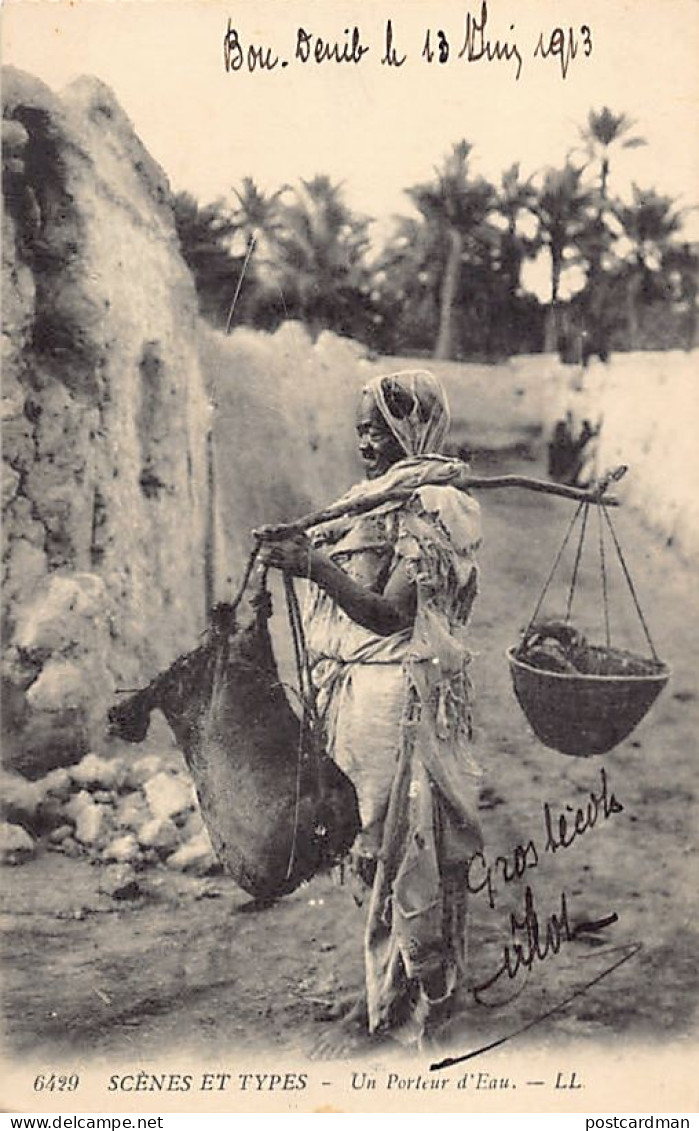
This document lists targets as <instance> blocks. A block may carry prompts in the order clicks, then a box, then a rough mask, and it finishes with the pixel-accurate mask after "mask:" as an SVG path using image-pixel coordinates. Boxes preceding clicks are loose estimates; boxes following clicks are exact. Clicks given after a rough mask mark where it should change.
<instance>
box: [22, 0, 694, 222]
mask: <svg viewBox="0 0 699 1131" xmlns="http://www.w3.org/2000/svg"><path fill="white" fill-rule="evenodd" d="M480 5H481V0H476V2H471V3H469V2H468V0H466V2H465V3H464V2H461V0H434V2H432V0H431V2H430V4H425V3H420V2H418V0H415V2H413V0H400V3H395V2H394V3H390V2H389V0H323V3H322V4H321V3H320V2H319V0H306V2H305V3H300V2H299V0H254V2H253V0H235V3H231V4H220V3H219V2H218V0H207V2H206V3H197V2H196V0H189V2H187V3H180V2H179V0H170V2H165V0H151V2H140V0H132V2H130V3H126V2H115V3H114V2H110V0H90V2H89V3H88V2H87V0H75V2H71V3H63V2H58V3H54V2H52V0H15V2H14V3H12V4H9V5H7V6H6V9H5V13H4V28H3V40H4V43H3V59H4V61H5V62H7V63H12V64H14V65H16V66H19V67H21V68H23V69H25V70H28V71H30V72H32V73H33V74H35V75H37V76H38V77H40V78H43V79H44V81H46V82H47V83H48V84H49V86H51V87H52V88H54V89H60V88H61V87H62V86H63V85H64V84H65V83H67V82H69V81H70V80H71V79H72V78H74V77H76V76H77V75H80V74H85V73H91V74H94V75H96V76H97V77H98V78H100V79H102V80H103V81H105V82H106V83H108V84H109V85H110V86H111V87H112V88H113V89H114V91H115V93H116V95H117V97H118V99H119V100H120V102H121V104H122V105H123V107H124V109H125V110H126V112H127V113H128V115H129V116H130V117H131V119H132V121H133V122H134V125H135V127H136V129H137V130H138V132H139V134H140V136H141V138H142V139H143V141H144V143H145V144H146V146H147V147H148V148H149V149H150V151H151V152H152V154H153V155H154V156H155V158H156V159H157V160H158V161H159V162H160V163H161V164H162V166H163V167H164V169H165V171H166V172H167V174H168V175H169V177H170V179H171V181H172V184H173V187H174V188H175V189H177V190H187V191H189V192H191V193H193V194H194V195H195V196H197V197H198V198H199V199H200V200H201V201H202V202H206V201H211V200H213V199H215V198H217V197H220V196H224V195H231V194H232V190H233V188H234V187H235V186H236V185H239V184H240V183H241V181H242V178H243V177H245V176H250V177H252V178H253V179H254V180H255V182H256V183H257V184H259V186H260V187H261V188H262V189H263V190H265V191H273V190H274V189H276V188H278V187H279V186H280V185H282V184H283V183H285V182H286V183H289V182H294V181H297V180H298V179H299V178H305V179H311V178H313V177H314V176H315V175H316V174H319V173H323V174H327V175H328V176H329V177H330V178H331V179H332V180H333V181H340V182H343V184H344V191H345V199H346V201H347V203H348V204H349V205H350V206H351V207H352V208H354V209H356V210H357V211H359V212H361V213H363V214H365V215H368V216H371V217H373V218H375V219H376V221H377V224H376V226H375V228H374V232H375V234H376V235H378V236H380V235H381V234H382V232H383V231H384V230H385V229H386V227H387V226H388V225H389V223H390V217H391V216H392V214H395V213H403V214H406V213H409V212H410V210H411V205H410V201H409V199H408V197H407V196H406V194H405V191H404V190H405V189H406V188H408V187H409V186H411V185H415V184H419V183H421V182H425V181H426V180H429V179H430V177H431V176H432V175H433V173H434V168H435V167H436V166H438V165H439V164H440V163H441V161H442V159H443V158H444V155H445V153H447V152H448V151H449V149H450V147H451V145H452V144H453V143H454V142H455V141H457V140H458V139H460V138H462V137H465V138H468V139H469V141H470V142H471V143H472V145H473V152H472V157H471V165H472V168H473V170H474V173H476V174H482V175H484V176H486V177H489V178H490V179H491V180H494V181H497V180H499V178H500V176H501V174H502V173H503V171H504V170H505V169H507V168H508V167H509V166H511V165H512V164H513V162H515V161H519V162H520V163H521V169H522V174H523V176H525V177H526V176H529V175H531V174H533V173H535V172H536V171H537V170H540V169H541V168H542V167H543V166H546V165H552V164H554V165H559V166H560V165H562V164H563V163H564V161H565V158H566V155H567V154H568V153H569V152H570V151H571V150H573V149H575V147H577V156H580V153H581V149H580V133H579V130H580V127H584V125H585V122H586V120H587V116H588V113H589V111H590V110H591V109H600V108H601V107H602V106H604V105H607V106H610V107H612V109H613V110H614V111H615V112H618V113H624V114H626V115H628V116H629V118H630V119H633V120H635V122H636V124H637V130H638V133H640V134H642V135H643V137H644V138H645V139H646V140H647V142H648V145H647V146H645V147H643V148H638V149H629V150H622V149H620V150H619V152H617V153H615V154H614V156H613V162H612V168H611V176H610V189H611V191H613V192H617V193H618V192H622V193H624V192H625V193H626V194H627V195H628V196H629V197H630V194H631V185H632V182H636V183H638V184H639V185H640V186H641V187H643V188H649V187H654V188H655V189H657V190H658V191H659V192H662V193H665V194H669V195H671V196H673V197H679V198H681V201H682V203H684V204H687V205H689V204H691V203H695V202H699V142H698V141H697V139H698V138H699V129H697V125H698V121H699V113H698V110H699V78H698V77H697V76H698V75H699V67H697V66H696V60H697V59H699V4H698V3H697V0H662V3H661V4H658V3H657V0H499V2H497V0H490V2H489V4H488V28H487V31H488V33H489V34H490V35H491V36H492V37H495V36H499V37H500V38H501V39H505V38H506V37H509V42H511V43H515V42H516V43H517V45H518V47H519V49H520V51H521V53H522V56H523V66H522V73H521V77H520V79H519V81H516V80H515V77H514V75H515V71H516V67H514V66H513V65H512V61H510V62H508V61H507V60H503V61H501V62H497V61H495V62H493V63H487V62H485V61H483V60H480V61H478V62H476V61H472V62H470V63H469V62H467V61H466V60H465V59H463V58H462V59H458V58H457V55H458V51H459V50H460V48H461V45H462V43H463V39H464V27H465V22H464V21H465V15H466V14H467V13H472V14H473V15H474V16H477V15H478V14H479V13H480V11H481V7H480ZM229 17H230V18H231V21H232V24H233V25H234V26H235V27H236V29H237V30H238V32H239V36H240V39H241V41H242V43H243V44H244V45H245V46H247V45H249V44H251V43H255V44H258V45H259V44H265V45H267V46H269V47H271V48H272V49H273V50H274V51H275V53H278V54H279V55H280V56H283V57H286V58H287V59H288V60H289V65H288V66H287V67H285V68H282V67H281V65H279V66H277V67H276V68H275V70H274V71H272V72H265V73H260V72H259V71H257V72H255V73H252V74H250V73H248V72H247V70H246V68H243V69H242V70H241V71H238V72H235V73H226V71H225V68H224V63H223V39H224V34H225V31H226V27H227V21H228V19H229ZM389 18H391V20H392V25H393V31H394V37H395V38H394V46H396V48H397V50H398V52H399V53H400V54H406V55H407V60H406V63H405V64H404V65H403V66H402V67H401V68H391V67H387V66H382V65H381V64H380V58H381V55H382V53H383V49H384V36H385V25H386V20H387V19H389ZM557 24H562V25H563V26H565V27H566V28H568V27H569V26H572V27H573V28H575V29H577V38H578V55H577V57H576V58H575V59H573V60H571V61H570V64H569V67H568V70H567V77H566V79H565V80H563V79H562V77H561V68H560V62H559V60H557V59H556V58H554V57H550V58H548V59H546V60H544V59H541V58H539V59H535V58H532V54H533V50H534V47H535V45H536V42H537V38H538V34H539V32H541V31H545V32H546V35H547V36H548V35H549V34H550V31H551V29H552V28H554V27H555V26H556V25H557ZM583 24H584V25H586V26H587V27H589V28H590V33H591V42H592V52H591V54H590V56H589V57H588V58H585V55H584V50H583V41H582V40H581V38H580V28H581V26H582V25H583ZM355 25H356V26H358V27H359V30H360V34H361V39H362V43H363V44H366V45H369V47H370V50H369V52H367V53H366V54H365V55H364V56H363V58H362V60H361V62H360V63H358V64H355V63H344V64H338V63H334V62H332V61H328V62H324V63H321V64H316V63H315V62H313V61H312V60H311V61H309V62H308V63H305V64H304V63H302V62H300V61H299V60H297V59H294V57H293V55H294V44H295V41H296V35H297V29H298V28H299V27H304V28H305V29H306V30H308V31H310V30H313V32H314V33H316V34H320V35H322V36H324V37H325V38H326V39H327V40H335V39H338V40H339V41H340V42H342V43H345V42H349V39H350V37H347V36H345V35H344V29H345V28H348V29H350V31H352V29H353V28H354V26H355ZM512 25H514V27H513V26H512ZM428 26H431V27H432V37H433V38H432V47H433V50H434V51H435V54H436V43H437V41H436V35H437V31H438V29H439V28H441V29H442V30H444V31H446V33H447V36H448V39H449V43H450V58H449V60H448V61H447V62H446V63H445V64H443V65H440V64H439V62H438V61H437V59H436V58H435V60H434V61H433V62H432V63H427V62H426V61H425V60H424V59H422V58H421V49H422V47H423V43H424V35H425V31H426V29H427V27H428ZM574 156H575V154H574ZM582 159H583V158H582V157H581V156H580V160H582ZM686 230H687V233H688V236H689V237H691V238H694V239H696V238H697V237H698V236H699V213H694V214H691V215H689V216H688V218H687V228H686Z"/></svg>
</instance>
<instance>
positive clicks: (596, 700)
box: [507, 648, 670, 758]
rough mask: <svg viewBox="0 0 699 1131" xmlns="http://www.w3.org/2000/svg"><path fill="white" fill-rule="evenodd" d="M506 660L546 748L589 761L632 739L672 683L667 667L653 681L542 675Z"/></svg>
mask: <svg viewBox="0 0 699 1131" xmlns="http://www.w3.org/2000/svg"><path fill="white" fill-rule="evenodd" d="M516 652H517V648H509V649H508V651H507V658H508V660H509V662H510V673H511V675H512V683H513V685H514V690H515V695H516V696H517V700H518V702H519V705H520V707H521V708H522V710H523V711H524V714H525V715H526V716H527V719H528V720H529V723H530V725H531V727H532V730H533V731H534V733H535V734H536V736H537V738H539V739H540V740H541V742H543V744H544V746H549V747H551V748H552V749H553V750H558V751H559V752H560V753H561V754H572V755H575V756H576V757H579V758H589V757H590V756H591V755H593V754H605V753H606V752H607V751H608V750H611V749H612V747H614V746H617V745H618V743H620V742H623V740H624V739H625V738H626V737H627V735H629V734H630V733H631V731H632V730H633V729H634V727H635V726H637V725H638V724H639V723H640V721H641V719H642V718H643V717H644V715H645V714H646V713H647V711H648V710H649V709H650V707H651V706H652V704H653V703H654V701H655V699H656V698H657V697H658V695H659V694H660V692H661V691H662V689H663V688H664V687H665V684H666V683H667V681H668V679H669V678H670V669H669V668H668V667H667V666H666V665H663V666H662V669H661V670H660V671H658V672H657V674H653V675H640V676H639V675H636V676H618V675H569V674H568V673H561V672H549V671H542V670H541V669H540V668H534V667H531V666H530V665H529V664H527V663H525V662H524V661H523V660H520V659H518V658H517V656H516Z"/></svg>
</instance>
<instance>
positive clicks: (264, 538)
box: [254, 466, 627, 542]
mask: <svg viewBox="0 0 699 1131" xmlns="http://www.w3.org/2000/svg"><path fill="white" fill-rule="evenodd" d="M626 470H627V469H626V467H624V466H621V467H617V468H615V469H614V470H613V471H610V472H608V473H607V474H606V475H605V476H604V477H603V478H602V479H601V480H600V481H599V482H598V483H597V485H596V486H595V487H592V488H590V489H589V490H582V489H581V488H579V487H566V486H565V485H564V484H562V483H549V482H548V481H547V480H545V479H530V478H529V476H527V475H492V476H483V475H466V476H464V477H463V478H462V479H460V480H459V487H460V488H461V489H467V490H470V489H471V488H477V489H481V488H490V487H521V488H524V489H525V490H527V491H538V492H540V493H542V494H545V495H559V496H560V497H561V498H564V499H573V500H575V501H576V502H579V503H581V502H582V503H592V504H596V505H599V504H600V503H602V502H603V503H604V505H605V506H607V507H609V506H612V507H614V506H618V505H619V503H618V500H617V499H615V498H613V497H611V496H607V495H606V491H607V489H608V487H609V486H610V484H611V483H617V482H618V481H619V480H620V479H621V478H622V476H623V475H625V474H626ZM416 490H417V488H416V487H400V488H396V489H395V490H394V491H387V492H386V493H385V494H384V495H381V496H380V497H379V496H376V495H374V496H372V497H371V498H365V499H357V501H356V502H354V503H347V502H345V503H333V504H332V505H331V506H329V507H325V508H324V509H323V510H318V511H312V512H311V513H310V514H306V515H303V517H302V518H298V519H296V521H295V522H288V523H280V524H279V525H277V526H262V527H260V528H258V529H257V530H256V531H255V532H254V533H255V537H256V538H257V539H258V541H260V542H273V541H278V540H279V539H282V538H293V536H294V535H295V534H301V533H303V531H304V530H307V529H308V528H309V527H311V526H318V525H319V524H320V523H323V522H331V521H332V520H333V519H336V518H343V517H344V516H345V515H355V514H364V512H365V511H370V510H373V509H374V507H377V506H383V504H384V503H401V502H404V501H405V500H406V499H409V498H410V497H411V495H414V494H415V491H416Z"/></svg>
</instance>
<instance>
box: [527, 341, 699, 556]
mask: <svg viewBox="0 0 699 1131" xmlns="http://www.w3.org/2000/svg"><path fill="white" fill-rule="evenodd" d="M698 361H699V354H698V353H697V351H696V350H692V351H688V352H684V351H681V350H668V351H666V352H664V353H660V352H648V353H640V352H637V353H619V354H614V355H613V356H612V357H611V358H610V360H609V362H608V363H607V364H602V362H593V363H591V364H590V366H589V367H588V368H587V369H585V370H582V369H571V367H569V366H568V367H566V366H558V367H551V368H550V369H549V371H548V382H549V385H548V387H549V390H550V395H549V396H548V397H547V399H546V402H545V412H546V417H545V419H546V429H547V432H548V433H549V434H550V433H551V432H552V430H553V426H554V425H555V422H556V420H558V419H563V418H564V417H565V415H566V413H567V412H569V413H570V414H571V417H572V419H573V421H574V424H575V426H576V427H577V428H578V429H579V428H580V426H581V425H582V422H583V421H584V420H586V419H587V420H589V421H590V423H591V424H592V425H593V426H594V427H595V428H598V429H599V436H598V437H597V439H596V441H595V442H594V443H592V444H590V445H589V449H586V452H587V453H588V454H587V461H586V464H585V467H584V468H583V473H584V475H585V476H586V477H587V478H594V477H596V476H599V475H602V474H604V472H605V471H608V470H609V469H610V468H612V467H615V466H618V465H619V464H626V465H628V468H629V471H628V473H627V475H626V478H625V479H624V480H622V482H621V484H620V486H619V488H618V489H617V490H616V494H618V495H619V497H620V499H622V501H623V502H624V503H626V504H628V505H630V506H633V507H634V508H635V509H636V510H637V512H638V513H639V514H640V515H641V516H642V518H643V520H644V521H645V522H646V524H647V525H648V527H649V528H650V529H652V530H653V531H654V532H655V533H656V534H657V535H660V537H661V538H663V539H664V540H665V542H666V543H667V545H669V546H672V547H673V548H674V549H675V550H677V551H679V553H680V554H681V555H682V556H683V557H685V558H686V559H687V560H689V561H692V560H695V559H696V555H697V553H699V493H697V476H698V474H699V448H698V447H697V441H696V432H697V411H698V409H699V381H698V379H697V376H698V372H699V370H698Z"/></svg>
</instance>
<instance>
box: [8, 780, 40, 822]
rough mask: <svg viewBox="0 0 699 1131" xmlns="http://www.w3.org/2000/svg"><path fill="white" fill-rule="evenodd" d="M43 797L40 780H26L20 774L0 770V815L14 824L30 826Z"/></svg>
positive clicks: (35, 817)
mask: <svg viewBox="0 0 699 1131" xmlns="http://www.w3.org/2000/svg"><path fill="white" fill-rule="evenodd" d="M43 798H44V790H43V788H42V786H41V784H40V782H31V781H27V780H26V778H23V777H22V776H21V775H20V774H11V773H5V772H4V771H0V815H2V817H3V819H4V820H6V821H9V822H10V823H11V824H14V825H23V826H24V825H28V826H29V827H30V828H32V827H33V826H34V825H35V823H36V820H37V813H38V809H39V806H40V805H41V802H42V801H43Z"/></svg>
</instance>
